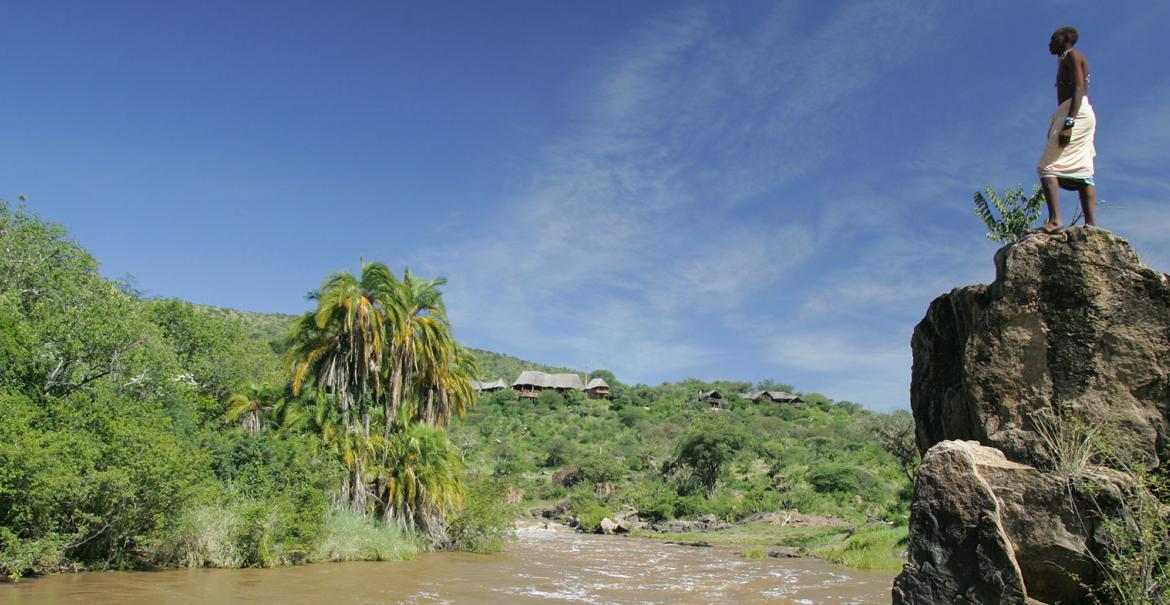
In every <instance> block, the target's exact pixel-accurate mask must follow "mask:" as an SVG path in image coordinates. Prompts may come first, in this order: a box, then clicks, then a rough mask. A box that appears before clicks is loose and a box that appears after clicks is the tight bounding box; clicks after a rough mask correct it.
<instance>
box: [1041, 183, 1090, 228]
mask: <svg viewBox="0 0 1170 605" xmlns="http://www.w3.org/2000/svg"><path fill="white" fill-rule="evenodd" d="M1080 194H1081V211H1082V212H1084V213H1085V225H1087V226H1089V227H1096V226H1097V186H1096V185H1084V186H1082V187H1081V190H1080ZM1051 209H1052V206H1049V212H1050V213H1051V211H1052V210H1051Z"/></svg>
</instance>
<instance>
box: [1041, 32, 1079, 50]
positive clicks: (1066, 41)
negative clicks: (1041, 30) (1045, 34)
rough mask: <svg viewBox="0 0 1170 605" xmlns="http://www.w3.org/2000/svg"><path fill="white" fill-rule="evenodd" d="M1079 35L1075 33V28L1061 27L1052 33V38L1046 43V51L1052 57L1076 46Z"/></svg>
mask: <svg viewBox="0 0 1170 605" xmlns="http://www.w3.org/2000/svg"><path fill="white" fill-rule="evenodd" d="M1079 38H1080V34H1078V33H1077V28H1075V27H1062V28H1060V29H1058V30H1056V31H1054V32H1052V38H1051V39H1050V40H1049V41H1048V51H1049V52H1051V53H1052V54H1054V55H1059V54H1060V53H1062V52H1064V51H1066V50H1068V49H1070V48H1072V47H1073V46H1076V44H1077V40H1078V39H1079Z"/></svg>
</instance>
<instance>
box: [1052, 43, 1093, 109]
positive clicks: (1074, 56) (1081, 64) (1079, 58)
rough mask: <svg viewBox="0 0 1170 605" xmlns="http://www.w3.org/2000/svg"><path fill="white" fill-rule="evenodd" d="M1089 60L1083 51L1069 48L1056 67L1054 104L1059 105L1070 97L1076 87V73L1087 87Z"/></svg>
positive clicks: (1086, 87)
mask: <svg viewBox="0 0 1170 605" xmlns="http://www.w3.org/2000/svg"><path fill="white" fill-rule="evenodd" d="M1089 73H1090V72H1089V61H1088V60H1086V59H1085V55H1084V53H1082V52H1080V51H1078V50H1074V49H1069V51H1068V55H1067V56H1065V58H1064V60H1062V61H1061V62H1060V66H1059V67H1057V68H1056V104H1057V105H1060V104H1061V103H1064V102H1065V101H1067V100H1069V99H1071V98H1072V96H1073V93H1075V92H1076V89H1077V76H1078V74H1080V75H1081V77H1083V78H1084V80H1085V89H1086V90H1087V89H1088V88H1089Z"/></svg>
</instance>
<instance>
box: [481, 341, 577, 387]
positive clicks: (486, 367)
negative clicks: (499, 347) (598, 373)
mask: <svg viewBox="0 0 1170 605" xmlns="http://www.w3.org/2000/svg"><path fill="white" fill-rule="evenodd" d="M468 350H469V351H471V354H472V355H474V356H475V363H476V365H477V366H478V367H479V377H480V379H481V380H484V381H493V380H495V379H497V378H503V379H504V384H512V381H513V380H516V377H517V376H519V375H520V372H523V371H524V370H539V371H541V372H548V373H550V374H560V373H576V371H575V370H570V369H568V368H558V367H555V366H547V365H544V364H540V363H535V362H531V361H524V360H523V359H518V358H516V357H512V356H510V355H504V354H502V353H493V352H491V351H484V350H482V349H468Z"/></svg>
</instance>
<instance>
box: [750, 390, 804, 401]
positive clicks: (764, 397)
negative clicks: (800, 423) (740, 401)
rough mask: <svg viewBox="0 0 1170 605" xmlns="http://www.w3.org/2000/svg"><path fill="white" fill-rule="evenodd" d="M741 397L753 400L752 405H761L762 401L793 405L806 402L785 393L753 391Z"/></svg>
mask: <svg viewBox="0 0 1170 605" xmlns="http://www.w3.org/2000/svg"><path fill="white" fill-rule="evenodd" d="M739 396H740V397H743V398H744V399H749V400H751V401H752V403H760V402H762V401H770V402H773V403H791V404H798V403H804V400H803V399H801V398H800V397H798V396H796V395H793V394H792V393H787V392H784V391H752V392H751V393H740V395H739Z"/></svg>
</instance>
